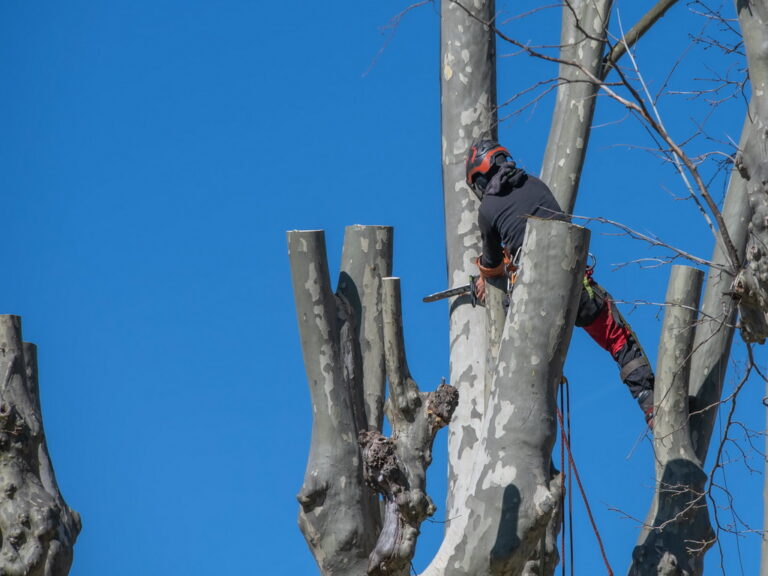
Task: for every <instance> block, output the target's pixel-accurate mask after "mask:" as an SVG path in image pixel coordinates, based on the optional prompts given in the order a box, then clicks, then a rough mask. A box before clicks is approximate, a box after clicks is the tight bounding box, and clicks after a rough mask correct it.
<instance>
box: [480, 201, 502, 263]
mask: <svg viewBox="0 0 768 576" xmlns="http://www.w3.org/2000/svg"><path fill="white" fill-rule="evenodd" d="M477 221H478V224H479V225H480V235H481V237H482V239H483V254H482V257H481V258H480V264H482V265H483V266H484V267H486V268H495V267H496V266H498V265H499V264H501V263H502V262H503V261H504V251H503V250H502V247H501V235H500V234H499V231H498V230H496V227H495V226H493V225H492V224H491V223H490V222H488V220H487V219H486V218H484V217H483V213H482V212H480V214H479V215H478V219H477Z"/></svg>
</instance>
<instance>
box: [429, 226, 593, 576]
mask: <svg viewBox="0 0 768 576" xmlns="http://www.w3.org/2000/svg"><path fill="white" fill-rule="evenodd" d="M588 244H589V231H588V230H586V229H584V228H581V227H578V226H575V225H572V224H568V223H565V222H560V221H552V220H537V219H530V220H529V221H528V226H527V231H526V237H525V241H524V243H523V250H522V256H521V266H520V271H519V273H518V277H517V283H516V284H515V289H514V291H513V293H512V302H511V308H510V311H509V314H508V316H507V320H506V325H505V326H504V333H503V335H502V338H501V343H500V347H499V353H498V361H497V366H496V370H495V371H494V380H493V385H492V388H491V393H490V397H489V403H488V406H487V409H486V413H485V416H484V418H483V424H482V429H481V435H480V439H481V440H480V442H479V446H480V447H481V448H480V449H479V450H478V451H477V452H476V454H475V462H474V468H473V473H472V478H471V480H470V494H469V496H468V498H467V507H468V514H466V515H464V516H463V517H461V518H458V519H456V520H454V521H453V522H452V523H451V525H450V526H449V527H448V529H447V530H446V537H445V541H444V543H443V546H442V547H441V550H440V552H439V553H438V556H437V557H436V558H435V560H434V561H433V562H432V564H431V565H430V567H429V568H428V569H427V570H426V571H425V573H424V574H425V576H427V575H429V576H432V575H435V576H436V575H440V576H464V575H466V574H472V575H473V576H496V575H506V574H520V573H522V571H523V570H524V568H525V566H526V565H527V563H528V561H529V559H530V558H531V557H532V556H534V549H536V548H537V547H538V546H539V545H540V542H541V540H542V538H543V537H545V534H546V530H547V526H548V523H549V521H550V519H551V518H552V516H553V515H554V514H556V513H557V510H558V508H557V507H558V503H559V500H560V495H561V491H562V476H561V475H557V476H553V471H552V468H551V453H552V447H553V445H554V442H555V431H556V419H555V404H556V403H555V395H556V390H557V387H558V385H559V384H560V380H561V378H562V369H563V363H564V361H565V356H566V352H567V350H568V345H569V343H570V337H571V333H572V331H573V323H574V320H575V317H576V311H577V308H578V299H579V291H580V290H581V280H582V277H583V274H584V268H585V263H586V254H587V247H588Z"/></svg>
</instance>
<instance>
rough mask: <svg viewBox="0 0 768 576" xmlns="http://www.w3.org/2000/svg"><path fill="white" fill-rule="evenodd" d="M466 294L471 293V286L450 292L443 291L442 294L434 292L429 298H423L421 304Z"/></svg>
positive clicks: (452, 289)
mask: <svg viewBox="0 0 768 576" xmlns="http://www.w3.org/2000/svg"><path fill="white" fill-rule="evenodd" d="M468 292H472V284H466V285H464V286H459V287H458V288H451V289H450V290H443V291H442V292H435V293H434V294H430V295H429V296H424V298H422V302H435V301H436V300H442V299H443V298H450V297H451V296H459V295H460V294H467V293H468Z"/></svg>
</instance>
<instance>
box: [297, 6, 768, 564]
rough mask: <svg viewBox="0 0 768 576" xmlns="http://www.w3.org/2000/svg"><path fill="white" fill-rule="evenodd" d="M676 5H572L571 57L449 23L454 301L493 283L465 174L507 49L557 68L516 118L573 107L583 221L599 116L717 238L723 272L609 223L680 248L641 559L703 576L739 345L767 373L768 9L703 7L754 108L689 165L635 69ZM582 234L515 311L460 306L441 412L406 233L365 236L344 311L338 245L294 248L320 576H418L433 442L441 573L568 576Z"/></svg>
mask: <svg viewBox="0 0 768 576" xmlns="http://www.w3.org/2000/svg"><path fill="white" fill-rule="evenodd" d="M419 4H426V2H422V3H419ZM674 4H675V2H674V1H670V0H666V1H660V2H658V3H657V4H655V5H654V4H652V3H649V7H648V12H647V14H645V16H644V17H643V18H641V19H639V20H638V21H637V22H634V23H631V25H627V26H626V28H625V27H624V26H623V25H622V26H620V27H619V28H618V29H617V28H616V27H615V26H613V27H612V19H615V18H616V14H615V7H614V6H613V3H612V2H610V1H608V0H591V1H586V0H584V1H582V0H566V1H565V2H564V3H563V4H562V5H561V6H560V7H558V8H557V10H553V9H552V8H551V7H549V9H548V10H547V14H548V15H549V16H548V17H554V15H555V14H557V16H558V18H559V20H560V28H561V33H560V39H559V41H558V42H557V43H555V44H556V45H553V44H552V43H549V44H545V43H542V44H541V45H538V46H537V45H535V44H534V43H532V42H530V41H529V40H527V39H519V38H517V37H516V35H515V31H514V27H512V26H508V25H507V24H508V20H504V21H502V19H500V18H498V17H497V14H496V7H495V3H494V2H493V1H492V0H472V1H468V0H442V2H441V3H440V17H441V56H440V62H439V69H440V78H441V111H442V161H443V191H444V202H445V229H446V241H445V244H446V259H447V269H448V285H449V286H458V285H461V284H464V283H466V281H467V278H468V277H469V276H470V275H471V274H475V273H476V269H475V264H474V259H475V257H476V256H477V255H478V253H479V250H480V237H479V230H478V226H477V208H478V201H477V200H476V198H475V197H474V196H473V194H472V193H471V192H470V190H469V188H468V187H467V185H466V183H465V181H464V161H465V155H466V151H467V149H468V147H469V145H470V144H471V143H472V141H474V140H476V139H478V138H494V139H495V138H496V137H497V134H498V127H499V110H500V109H502V107H500V106H499V105H498V103H497V95H496V72H497V69H496V66H497V62H496V53H497V49H499V47H500V46H507V47H512V48H513V49H514V50H515V51H516V52H518V53H520V54H523V55H528V56H531V57H533V58H536V59H538V60H540V61H541V62H542V65H547V66H548V69H549V70H552V69H553V68H554V69H556V72H555V73H554V74H552V77H551V78H549V79H547V80H541V81H539V82H537V83H536V84H535V85H534V86H531V87H530V89H525V90H523V91H521V92H520V94H515V95H513V96H512V97H511V98H509V99H508V102H505V104H508V103H512V105H513V106H514V105H517V104H515V103H519V102H522V101H523V100H524V99H525V97H530V96H531V95H533V96H532V100H529V102H535V101H536V99H537V98H539V97H540V95H541V94H544V93H546V92H547V91H554V92H555V105H554V109H553V113H552V119H551V124H550V126H551V127H550V133H549V139H548V142H547V145H546V151H545V154H544V160H543V163H542V169H541V174H540V176H541V178H542V179H543V180H544V181H545V182H546V183H548V184H549V186H550V187H551V188H552V190H553V192H554V194H555V196H556V198H557V199H558V202H559V203H560V205H561V207H562V208H563V210H564V211H565V212H568V213H571V212H572V211H573V209H574V205H575V202H576V199H577V193H578V191H579V181H580V178H581V175H582V171H583V170H584V168H585V158H586V151H587V148H588V143H589V139H590V132H591V130H592V129H593V118H594V115H595V109H596V107H597V106H603V105H609V104H612V105H618V106H619V107H621V108H622V109H624V110H626V112H627V114H628V115H629V116H631V117H633V118H634V119H635V120H638V121H640V122H641V123H642V125H643V126H644V127H645V128H646V130H647V133H648V135H649V138H650V141H651V142H652V143H653V147H654V150H655V151H656V153H657V154H658V155H659V157H660V158H661V159H663V160H664V162H665V163H667V164H668V165H669V167H670V168H671V169H673V170H675V171H677V172H678V173H679V177H680V182H681V187H682V188H683V190H684V194H685V195H686V197H687V198H688V199H689V200H690V201H691V202H694V203H695V205H696V206H697V207H698V208H699V210H700V213H701V217H702V218H704V219H705V221H706V222H707V225H708V228H709V230H710V231H711V234H712V255H711V257H710V258H708V259H706V258H702V257H699V256H696V255H693V254H690V253H687V252H685V251H683V250H680V249H678V248H675V247H674V246H671V245H665V244H664V243H663V242H661V241H660V240H659V239H658V238H657V237H655V236H650V235H648V234H643V233H639V232H636V231H634V230H632V229H629V228H628V227H626V226H623V225H622V224H621V223H618V222H616V223H612V224H613V225H615V226H616V227H617V229H618V230H619V231H620V232H621V233H622V234H625V235H629V236H631V237H634V238H637V239H638V240H639V241H645V242H648V243H650V244H652V245H654V246H656V247H658V246H660V245H661V246H662V247H663V248H664V249H665V250H666V252H667V254H668V256H667V257H666V259H665V261H666V262H668V263H670V264H672V265H670V266H669V270H670V273H669V284H668V288H667V293H666V297H665V301H664V319H663V324H662V328H661V335H660V344H659V351H658V359H657V366H656V391H655V405H656V410H657V412H656V417H655V420H654V428H653V436H654V440H653V444H654V456H655V457H654V465H655V477H656V488H655V494H654V497H653V500H652V502H649V503H648V504H649V511H648V515H647V518H646V520H645V521H644V522H643V523H642V524H641V526H640V530H639V534H638V540H637V543H636V546H635V547H634V551H633V554H632V557H631V558H627V559H626V564H627V566H629V572H630V574H638V575H639V574H701V573H702V571H703V558H704V555H705V553H706V551H707V550H708V549H709V548H711V547H712V545H713V544H714V543H715V542H716V538H717V532H716V530H714V529H713V526H712V522H711V512H712V511H711V510H710V507H711V504H710V502H711V500H710V498H709V492H710V491H711V483H710V482H708V475H707V473H706V471H705V470H706V468H705V462H706V460H707V458H710V459H714V462H715V464H716V465H717V464H718V463H719V462H720V460H721V458H722V442H721V443H719V444H718V443H714V444H713V442H712V437H713V427H714V423H715V417H716V415H717V411H718V406H719V405H720V403H721V401H722V400H723V384H724V379H725V375H726V368H727V366H728V358H729V354H730V349H731V345H732V341H733V339H734V335H735V334H736V333H739V334H740V335H741V337H742V339H743V340H744V341H745V342H746V343H747V346H748V348H747V352H748V357H749V359H750V363H749V364H748V366H747V367H746V369H745V372H744V374H743V378H742V380H743V382H746V381H747V379H748V378H749V376H750V375H751V373H752V372H756V371H757V369H756V367H755V365H754V362H751V361H752V360H753V359H754V356H753V355H754V350H756V349H753V346H754V345H759V344H762V343H763V342H764V340H765V338H766V336H767V335H768V322H767V321H766V311H768V292H767V290H768V261H767V260H766V255H765V250H766V248H765V247H766V245H767V244H768V242H767V241H768V238H766V235H767V234H768V206H767V205H766V203H767V202H768V196H767V195H766V192H768V190H766V185H767V183H768V163H767V162H766V159H767V158H768V123H767V122H768V93H767V92H766V90H768V86H767V85H766V84H768V80H767V79H766V75H768V60H767V58H768V3H766V2H765V1H764V0H763V1H747V0H744V1H737V2H736V3H735V6H734V7H728V8H727V9H722V10H714V9H711V8H710V7H708V6H706V5H705V4H703V3H700V2H692V3H690V6H692V8H691V9H697V10H699V11H700V12H701V13H702V17H704V18H708V19H709V20H711V21H716V22H717V23H718V26H719V27H720V28H719V29H720V30H722V31H723V34H724V37H723V38H719V37H718V38H713V37H712V36H710V35H703V36H702V38H701V39H700V41H702V42H709V43H711V47H712V49H718V50H724V51H726V52H729V53H731V54H733V55H734V57H738V58H741V60H742V66H741V70H740V71H739V72H740V74H741V77H738V78H735V79H734V78H733V77H724V76H721V77H717V78H715V79H714V80H712V82H713V83H714V84H717V86H716V87H715V88H709V90H715V91H716V92H717V93H722V92H723V91H727V90H731V92H732V93H733V94H738V95H742V96H743V97H744V100H745V104H744V110H745V117H744V122H743V128H742V136H741V139H740V141H739V142H733V143H732V146H731V148H725V149H720V150H718V152H717V153H715V152H705V153H701V152H698V151H697V152H696V153H692V152H691V150H692V149H694V148H695V146H693V145H692V142H693V140H694V139H693V138H688V137H686V136H685V135H677V134H673V133H670V131H668V129H667V126H666V123H665V121H664V116H663V112H664V111H663V109H662V107H661V106H660V105H659V96H658V94H656V95H652V94H651V92H650V90H649V88H648V84H647V83H646V79H645V72H644V71H643V70H642V69H641V68H640V66H639V65H638V64H637V62H636V61H635V58H634V56H633V49H634V48H635V46H637V45H638V43H641V42H643V41H645V40H646V39H648V38H652V37H653V30H654V24H655V23H656V22H658V21H659V19H661V18H664V17H667V18H668V17H670V16H669V14H668V11H669V10H670V8H672V7H673V5H674ZM542 9H543V7H542ZM731 13H732V14H731ZM729 14H731V16H729ZM509 20H512V19H509ZM617 30H618V31H617ZM729 35H730V36H729ZM725 37H729V38H731V40H726V39H724V38H725ZM729 42H730V43H729ZM675 65H676V64H675ZM662 85H663V83H662ZM698 90H699V93H700V94H704V93H705V92H706V90H705V89H698ZM537 94H539V96H537ZM700 140H701V138H700ZM646 145H647V143H646ZM708 162H714V163H716V164H717V166H718V170H727V171H728V174H729V176H728V178H729V180H728V188H727V194H726V195H725V198H724V199H723V201H722V202H719V201H718V200H717V199H716V198H715V197H714V195H713V194H712V193H711V190H710V186H711V179H710V177H709V171H710V168H709V167H708V164H707V163H708ZM594 219H596V220H600V218H599V217H596V218H594ZM584 223H585V222H583V221H581V220H579V219H578V218H574V219H573V221H572V223H565V222H554V221H546V220H541V221H537V220H530V221H529V223H528V228H527V233H526V239H525V242H524V245H523V250H522V254H521V256H520V274H519V276H518V280H517V282H516V284H515V288H514V291H513V292H512V294H511V296H510V298H509V306H508V310H507V308H506V307H505V306H504V304H503V302H504V299H505V297H506V295H505V291H504V288H505V287H504V286H503V285H500V284H492V285H491V286H489V288H488V295H487V299H486V303H485V306H484V307H473V306H472V305H470V302H469V298H467V297H461V296H460V297H458V298H456V299H455V300H454V301H452V302H451V305H450V327H449V331H450V333H449V342H450V381H449V382H448V383H444V384H442V385H440V386H439V387H438V388H437V389H436V390H433V391H429V392H425V391H423V390H422V389H420V387H419V386H418V385H417V383H416V382H415V381H414V379H413V378H412V376H411V374H410V371H409V369H408V362H407V358H406V348H405V343H404V338H403V318H402V315H401V305H400V280H399V279H398V278H393V277H392V276H391V272H392V238H393V234H392V229H391V228H388V227H385V226H352V227H349V228H348V229H347V232H346V235H345V241H344V248H343V254H342V264H341V270H340V272H339V275H338V280H337V283H336V288H335V290H334V289H333V287H332V279H331V274H330V271H329V270H328V264H327V258H326V254H325V243H324V237H323V232H322V231H317V230H315V231H292V232H289V233H288V244H289V254H290V261H291V272H292V277H293V288H294V295H295V302H296V308H297V315H298V320H299V327H300V335H301V346H302V350H303V355H304V363H305V368H306V371H307V379H308V382H309V387H310V393H311V395H312V404H313V428H312V442H311V448H310V454H309V459H308V463H307V469H306V475H305V478H304V483H303V485H302V488H301V490H300V492H299V494H298V501H299V504H300V509H299V525H300V528H301V530H302V532H303V533H304V535H305V538H306V540H307V543H308V545H309V547H310V549H311V551H312V553H313V555H314V556H315V559H316V561H317V564H318V566H319V569H320V573H321V574H323V575H355V576H360V575H362V574H366V573H367V574H394V575H405V574H408V573H409V572H410V570H411V560H412V558H413V554H414V551H415V546H416V542H417V537H418V535H419V531H420V525H421V523H422V522H423V521H424V520H425V519H427V518H428V517H429V516H431V515H432V514H433V513H434V511H435V508H436V506H435V503H434V502H433V501H432V500H431V499H430V497H429V495H428V493H427V489H426V471H427V467H428V466H429V464H430V463H431V460H432V454H431V451H432V445H433V440H434V438H435V435H436V434H437V433H438V431H439V430H440V429H441V428H442V427H444V426H446V425H447V426H448V462H449V466H448V475H449V477H448V487H449V488H448V498H447V502H446V505H445V511H446V512H445V516H446V518H447V522H446V526H445V534H444V539H443V542H442V545H441V546H440V549H439V551H438V552H437V553H436V555H435V557H434V559H433V560H432V562H431V563H430V565H429V566H428V567H427V568H426V569H425V570H424V572H423V574H425V575H430V576H451V575H470V574H471V575H473V576H482V575H502V574H503V575H515V574H531V575H532V574H553V573H554V570H555V566H556V565H557V563H558V558H559V555H558V550H557V535H558V532H559V531H560V527H561V524H562V518H563V495H564V492H565V489H564V488H565V487H564V474H563V473H562V471H560V470H558V469H557V467H556V466H555V465H554V464H553V461H552V449H553V446H554V444H555V440H556V436H557V434H558V431H557V429H558V426H557V415H556V408H555V404H556V403H555V397H556V392H557V389H558V386H559V385H560V383H561V381H562V377H563V364H564V361H565V358H566V354H567V351H568V346H569V343H570V337H571V333H572V330H573V323H574V320H575V313H576V307H577V301H578V293H579V290H580V287H581V281H582V277H583V274H584V270H585V266H586V261H587V253H588V249H589V231H588V230H587V229H586V228H584V227H583V226H582V225H583V224H584ZM580 224H581V225H580ZM543 286H546V289H545V290H544V289H542V287H543ZM385 418H386V419H387V420H388V422H389V427H390V430H391V433H390V434H389V435H385V434H384V433H383V430H384V420H385ZM728 423H730V415H729V416H728V418H727V423H726V425H727V424H728ZM767 555H768V554H766V553H764V554H763V557H764V558H765V557H766V556H767ZM763 572H764V573H768V568H766V567H765V566H764V568H763Z"/></svg>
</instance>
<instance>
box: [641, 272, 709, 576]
mask: <svg viewBox="0 0 768 576" xmlns="http://www.w3.org/2000/svg"><path fill="white" fill-rule="evenodd" d="M702 278H703V273H702V272H701V271H700V270H697V269H695V268H690V267H687V266H673V267H672V273H671V276H670V280H669V285H668V288H667V295H666V298H665V303H666V305H667V307H666V310H665V313H664V321H663V324H662V331H661V340H660V342H659V353H658V363H657V370H656V387H655V391H654V404H655V407H656V413H655V416H654V430H653V431H654V442H653V446H654V454H655V457H656V494H655V497H654V504H653V512H652V514H651V516H652V518H653V520H652V521H651V523H650V525H649V526H646V528H645V529H644V530H643V533H642V535H641V538H640V543H639V545H638V546H636V547H635V549H634V551H633V553H632V566H631V568H630V571H629V574H630V576H651V575H653V576H656V575H668V576H674V575H689V576H693V575H696V574H701V571H702V561H703V557H704V553H705V552H706V550H707V549H708V548H709V547H710V546H711V545H712V543H713V542H714V532H713V531H712V526H711V525H710V522H709V514H708V512H707V501H706V493H705V484H706V480H707V475H706V473H705V472H704V470H703V469H702V462H701V460H700V459H699V458H698V456H697V455H696V451H695V447H694V445H693V442H692V440H691V432H690V428H689V424H690V420H689V416H688V380H689V374H690V363H691V352H692V350H693V342H694V333H695V330H696V329H695V326H696V315H697V310H698V307H699V297H700V293H701V285H702Z"/></svg>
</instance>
